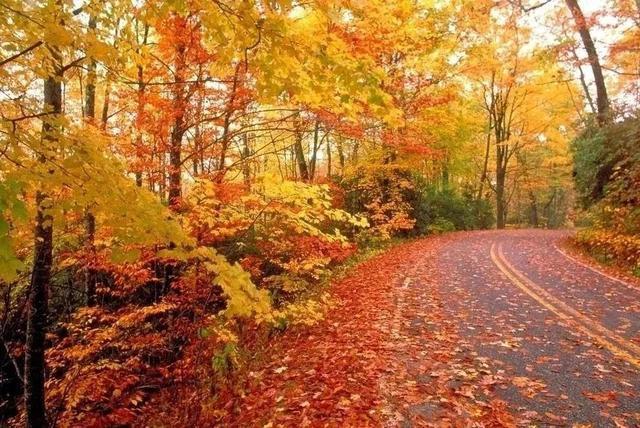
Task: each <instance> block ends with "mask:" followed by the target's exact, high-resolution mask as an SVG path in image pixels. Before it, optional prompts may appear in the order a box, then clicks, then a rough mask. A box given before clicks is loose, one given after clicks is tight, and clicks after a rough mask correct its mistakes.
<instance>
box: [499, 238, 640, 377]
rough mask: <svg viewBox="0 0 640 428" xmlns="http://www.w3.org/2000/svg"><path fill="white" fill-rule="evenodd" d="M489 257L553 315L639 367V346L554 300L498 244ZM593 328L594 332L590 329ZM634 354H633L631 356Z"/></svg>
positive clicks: (510, 278)
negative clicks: (515, 266) (507, 258)
mask: <svg viewBox="0 0 640 428" xmlns="http://www.w3.org/2000/svg"><path fill="white" fill-rule="evenodd" d="M491 260H493V263H495V265H496V266H497V267H498V269H500V271H501V272H502V273H503V274H504V275H505V276H506V277H507V278H509V280H511V282H513V283H514V284H515V285H516V286H517V287H518V288H520V289H521V290H522V291H524V292H525V293H526V294H527V295H529V296H530V297H531V298H532V299H534V300H535V301H536V302H538V303H539V304H540V305H542V306H543V307H545V308H546V309H548V310H549V311H551V312H552V313H554V314H555V315H557V316H558V317H559V318H560V319H562V320H563V321H565V322H567V323H569V324H571V327H573V328H575V329H577V330H579V331H581V332H582V333H584V334H586V335H587V336H589V337H590V338H591V339H593V340H594V341H595V342H597V343H598V344H600V345H601V346H602V347H603V348H606V349H607V350H609V351H610V352H611V353H612V354H614V355H615V356H617V357H619V358H621V359H622V360H624V361H626V362H628V363H630V364H632V365H634V366H636V367H637V368H640V359H639V358H638V356H640V347H639V346H637V345H636V344H634V343H632V342H630V341H628V340H626V339H624V338H622V337H620V336H618V335H617V334H615V333H614V332H612V331H610V330H608V329H607V328H605V327H604V326H602V325H600V324H598V323H597V322H596V321H594V320H592V319H591V318H588V317H586V316H584V315H582V314H581V313H580V312H578V311H576V310H575V309H573V308H572V307H570V306H569V305H567V304H566V303H564V302H562V301H561V300H558V299H557V298H555V297H554V296H552V295H551V294H549V293H548V292H547V291H546V290H544V289H543V288H541V287H540V286H538V285H537V284H535V283H534V282H533V281H531V280H530V279H529V278H527V277H526V276H524V274H522V273H521V272H520V271H518V270H517V269H516V268H514V267H513V266H512V265H511V264H510V263H509V262H508V261H507V260H506V259H505V257H504V254H503V253H502V245H501V244H499V245H498V246H497V251H496V244H495V243H494V244H492V245H491ZM594 330H597V333H596V332H595V331H594ZM634 354H636V355H634Z"/></svg>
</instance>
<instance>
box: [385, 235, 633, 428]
mask: <svg viewBox="0 0 640 428" xmlns="http://www.w3.org/2000/svg"><path fill="white" fill-rule="evenodd" d="M566 237H567V232H557V231H540V230H523V231H484V232H472V233H461V234H453V235H451V237H449V238H443V239H442V242H441V243H440V244H439V245H438V248H437V249H436V250H434V251H433V252H432V253H430V254H428V255H427V256H425V257H424V258H423V259H422V260H418V261H415V262H413V263H412V264H411V266H407V267H406V274H405V277H404V279H403V281H402V284H403V285H401V286H398V287H397V290H398V292H397V293H396V294H397V297H396V305H397V309H396V314H395V315H396V318H399V320H400V321H398V322H396V326H395V327H394V329H393V331H392V335H393V337H394V339H393V340H394V341H395V348H396V349H397V352H396V354H395V356H396V359H397V360H398V361H400V362H401V363H399V364H400V368H399V369H398V370H401V371H403V372H404V373H403V376H402V378H401V379H402V380H398V379H395V380H394V379H393V377H392V376H388V377H387V379H383V391H393V390H395V391H397V390H399V389H401V388H402V385H405V386H407V385H408V386H409V387H410V388H411V389H412V391H411V393H410V394H408V395H406V396H405V395H402V394H397V393H395V394H394V393H387V416H388V420H387V425H389V426H394V425H400V426H447V425H448V424H451V425H452V426H466V425H468V424H469V423H471V422H470V421H474V422H476V423H478V424H480V425H492V426H499V425H504V426H512V425H518V426H594V427H606V426H612V427H615V426H621V427H624V426H629V427H631V426H640V397H639V395H638V394H639V393H640V287H639V286H638V284H637V283H636V282H634V281H626V280H625V281H621V280H619V279H616V278H614V277H612V276H610V275H608V274H603V273H599V272H598V271H596V270H594V269H591V268H590V267H589V266H587V265H585V264H583V263H582V262H580V261H578V260H576V259H575V258H573V257H572V256H570V255H568V254H567V253H566V252H565V251H564V250H563V249H562V242H563V240H564V239H565V238H566ZM434 259H435V260H434ZM422 265H429V269H422V268H421V266H422ZM434 278H436V279H437V281H436V282H435V283H434V281H433V279H434ZM421 305H422V306H426V307H428V308H431V310H430V311H428V313H425V312H424V308H422V309H421ZM389 385H392V386H389ZM483 418H485V419H483ZM483 421H484V422H483Z"/></svg>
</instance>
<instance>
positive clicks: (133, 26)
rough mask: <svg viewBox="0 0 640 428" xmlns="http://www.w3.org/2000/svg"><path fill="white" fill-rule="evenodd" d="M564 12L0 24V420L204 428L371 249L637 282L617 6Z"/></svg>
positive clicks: (465, 10)
mask: <svg viewBox="0 0 640 428" xmlns="http://www.w3.org/2000/svg"><path fill="white" fill-rule="evenodd" d="M590 3H591V2H589V1H580V2H579V1H577V0H566V1H561V0H551V1H549V0H547V1H540V2H533V1H531V2H529V1H528V0H521V1H520V0H510V1H497V0H495V1H494V0H442V1H440V0H420V1H413V0H400V1H394V2H387V1H383V0H366V1H365V0H312V1H309V2H298V1H290V0H255V1H253V0H252V1H244V0H243V1H235V0H214V1H202V0H170V1H155V0H139V1H131V0H104V1H99V2H98V1H91V0H87V1H76V0H42V1H40V0H29V1H18V0H0V10H1V11H2V12H1V13H0V179H1V181H0V320H1V321H2V322H1V325H0V329H1V330H0V334H1V339H2V346H0V364H1V367H0V382H1V390H2V393H1V396H0V420H1V421H6V422H7V423H9V424H11V425H15V426H22V425H26V426H29V427H44V426H48V425H50V426H96V427H98V426H130V425H136V426H143V425H152V426H159V425H162V426H165V425H166V426H186V425H189V424H191V425H192V426H193V424H196V426H198V424H202V423H203V422H202V421H205V420H206V421H210V423H214V424H215V421H221V420H226V421H228V420H229V419H225V418H228V417H229V415H230V414H233V412H237V411H239V410H238V409H235V408H233V405H230V404H229V403H232V402H233V400H231V399H230V398H229V397H233V396H235V395H238V394H240V395H241V394H242V392H241V391H239V390H238V388H237V385H238V384H239V382H240V381H239V380H238V379H239V378H240V377H242V376H246V375H247V374H246V373H243V366H244V365H245V364H246V363H247V361H249V360H251V359H252V358H253V356H254V353H255V352H257V350H259V349H261V348H263V347H264V344H265V343H268V342H269V341H272V340H276V339H277V337H278V335H279V334H281V332H283V331H285V330H287V329H292V328H298V326H304V325H311V324H313V323H315V322H317V321H318V320H320V319H321V318H322V317H324V316H325V311H326V308H327V307H331V299H330V296H329V293H328V289H329V282H330V279H331V278H332V277H333V276H334V275H335V274H336V272H337V270H338V269H337V268H338V266H339V265H344V264H345V263H346V265H348V264H350V263H352V262H353V261H354V260H357V259H358V258H359V257H366V254H367V253H369V252H372V251H375V250H376V249H379V248H385V247H386V246H388V245H389V244H390V243H392V242H395V240H397V239H407V238H413V237H417V236H422V235H430V234H440V233H444V232H450V231H454V230H471V229H486V228H493V227H496V228H499V229H502V228H515V227H534V228H561V227H572V226H579V227H581V230H580V231H579V232H578V234H577V235H576V238H575V245H576V246H577V247H580V248H583V249H585V250H586V251H588V252H589V253H590V254H592V255H593V256H595V257H596V258H598V259H599V260H600V261H602V262H606V263H609V264H614V265H617V266H620V267H622V268H623V269H626V270H630V271H634V270H635V273H636V274H640V208H639V207H640V150H639V149H638V147H639V146H638V144H639V142H640V118H639V116H638V115H639V113H640V111H639V110H638V106H639V105H640V49H639V48H640V43H639V40H640V4H639V3H638V1H637V0H635V1H634V0H611V1H604V0H603V1H602V3H601V4H600V3H598V6H597V7H594V6H593V5H590ZM211 421H213V422H211ZM0 424H4V422H0Z"/></svg>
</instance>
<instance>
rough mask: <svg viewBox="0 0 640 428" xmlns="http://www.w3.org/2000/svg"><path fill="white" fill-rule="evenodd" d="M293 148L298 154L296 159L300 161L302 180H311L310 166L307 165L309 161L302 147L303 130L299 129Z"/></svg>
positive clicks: (299, 167) (299, 168)
mask: <svg viewBox="0 0 640 428" xmlns="http://www.w3.org/2000/svg"><path fill="white" fill-rule="evenodd" d="M293 148H294V151H295V155H296V161H297V163H298V170H299V172H300V178H301V179H302V181H309V168H308V166H307V161H306V160H305V158H304V148H303V147H302V132H301V131H299V130H298V131H296V135H295V142H294V145H293Z"/></svg>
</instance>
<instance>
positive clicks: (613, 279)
mask: <svg viewBox="0 0 640 428" xmlns="http://www.w3.org/2000/svg"><path fill="white" fill-rule="evenodd" d="M553 247H554V248H555V249H556V251H557V252H559V253H560V254H562V255H563V256H565V257H566V258H568V259H569V260H571V261H572V262H574V263H577V264H579V265H580V266H583V267H586V268H587V269H589V270H591V271H593V272H595V273H597V274H599V275H602V276H604V277H605V278H609V279H610V280H612V281H615V282H619V283H620V284H622V285H626V286H627V287H629V288H631V289H633V290H636V291H640V287H638V286H637V285H634V284H632V283H629V282H626V281H623V280H621V279H619V278H616V277H615V276H613V275H609V274H608V273H606V272H603V271H601V270H600V269H598V268H595V267H593V266H589V265H588V264H586V263H584V262H581V261H580V260H578V259H576V258H575V257H573V256H571V255H569V254H567V252H566V251H564V250H562V249H561V248H560V247H558V246H557V245H554V246H553Z"/></svg>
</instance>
